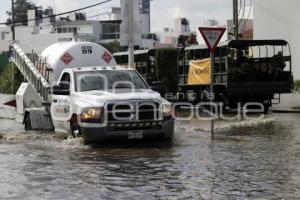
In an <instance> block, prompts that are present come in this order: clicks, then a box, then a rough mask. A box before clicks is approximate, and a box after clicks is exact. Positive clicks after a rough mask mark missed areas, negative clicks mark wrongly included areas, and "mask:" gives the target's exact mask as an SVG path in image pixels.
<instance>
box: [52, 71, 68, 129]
mask: <svg viewBox="0 0 300 200" xmlns="http://www.w3.org/2000/svg"><path fill="white" fill-rule="evenodd" d="M58 83H59V87H60V90H61V91H64V92H65V93H62V94H61V95H57V94H56V95H53V97H52V110H51V112H52V119H53V124H54V127H55V130H56V131H58V132H63V133H68V132H69V131H70V123H69V120H70V119H71V116H70V115H71V94H72V79H71V74H70V73H69V72H64V73H63V74H62V76H61V78H60V80H59V82H58Z"/></svg>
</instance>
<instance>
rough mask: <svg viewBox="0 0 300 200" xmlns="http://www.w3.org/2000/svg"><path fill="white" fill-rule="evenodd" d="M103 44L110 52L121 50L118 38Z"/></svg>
mask: <svg viewBox="0 0 300 200" xmlns="http://www.w3.org/2000/svg"><path fill="white" fill-rule="evenodd" d="M101 45H102V46H103V47H105V48H106V49H107V50H108V51H109V52H110V53H116V52H119V51H121V46H120V42H119V41H117V40H114V41H112V42H109V43H106V44H101Z"/></svg>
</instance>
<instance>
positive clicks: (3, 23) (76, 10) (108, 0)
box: [0, 0, 112, 25]
mask: <svg viewBox="0 0 300 200" xmlns="http://www.w3.org/2000/svg"><path fill="white" fill-rule="evenodd" d="M110 1H112V0H106V1H102V2H100V3H96V4H93V5H90V6H86V7H83V8H79V9H75V10H71V11H67V12H63V13H59V14H55V15H50V16H47V17H40V18H39V17H38V18H35V19H28V20H20V21H12V22H10V23H7V22H1V23H0V25H13V24H18V23H27V22H30V21H36V20H41V19H47V18H52V17H57V16H62V15H66V14H70V13H74V12H78V11H81V10H86V9H89V8H92V7H96V6H99V5H102V4H105V3H108V2H110Z"/></svg>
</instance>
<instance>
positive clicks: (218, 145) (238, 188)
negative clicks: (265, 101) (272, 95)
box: [0, 114, 300, 200]
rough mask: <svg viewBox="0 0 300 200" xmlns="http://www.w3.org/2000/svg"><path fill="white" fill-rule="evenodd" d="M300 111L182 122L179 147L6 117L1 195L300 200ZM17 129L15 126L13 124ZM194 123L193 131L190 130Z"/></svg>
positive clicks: (0, 123) (0, 152)
mask: <svg viewBox="0 0 300 200" xmlns="http://www.w3.org/2000/svg"><path fill="white" fill-rule="evenodd" d="M299 122H300V115H297V114H273V115H271V116H269V117H268V118H267V119H265V120H260V121H254V122H251V123H249V122H245V123H243V122H240V123H237V124H235V125H232V126H228V125H220V127H219V129H218V131H217V134H216V139H215V141H213V142H212V141H211V140H210V135H209V133H208V132H207V131H205V128H203V125H202V124H201V123H203V122H199V121H194V122H183V121H182V122H177V123H176V136H175V142H174V143H175V144H174V145H172V146H166V145H164V144H143V145H129V146H118V147H116V148H113V147H97V148H96V147H90V146H84V145H82V143H81V140H80V139H67V140H65V139H63V138H62V137H61V136H58V135H55V134H45V133H44V134H40V133H39V132H31V133H26V134H24V133H23V131H22V129H23V128H22V126H21V125H18V124H17V123H15V122H14V121H9V120H4V119H1V120H0V134H1V136H0V138H1V140H0V188H1V189H0V197H1V199H4V198H7V199H91V200H95V199H121V198H122V199H299V197H300V159H299V157H300V134H299V130H300V123H299ZM12 127H13V128H12ZM192 127H193V128H192Z"/></svg>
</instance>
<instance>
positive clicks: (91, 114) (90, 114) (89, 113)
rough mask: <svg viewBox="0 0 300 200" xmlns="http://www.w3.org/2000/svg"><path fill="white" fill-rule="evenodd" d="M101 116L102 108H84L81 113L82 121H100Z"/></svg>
mask: <svg viewBox="0 0 300 200" xmlns="http://www.w3.org/2000/svg"><path fill="white" fill-rule="evenodd" d="M101 115H102V108H85V109H83V111H82V112H81V115H80V117H81V119H82V120H90V119H100V118H101Z"/></svg>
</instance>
